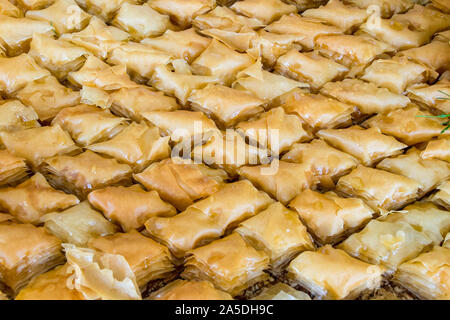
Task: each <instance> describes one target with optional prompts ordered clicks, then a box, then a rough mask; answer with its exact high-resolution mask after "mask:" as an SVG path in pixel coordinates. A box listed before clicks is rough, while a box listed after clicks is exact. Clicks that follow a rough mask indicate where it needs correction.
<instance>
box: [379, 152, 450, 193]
mask: <svg viewBox="0 0 450 320" xmlns="http://www.w3.org/2000/svg"><path fill="white" fill-rule="evenodd" d="M377 168H378V169H382V170H386V171H389V172H392V173H395V174H400V175H403V176H405V177H408V178H411V179H413V180H415V181H418V182H419V184H420V195H419V197H420V196H421V195H424V194H426V193H428V192H429V191H431V190H433V189H434V188H436V187H437V186H438V185H439V184H440V183H442V182H444V181H445V180H447V179H448V178H449V177H450V163H448V162H446V161H442V160H437V159H422V158H421V157H420V151H419V150H417V149H416V148H411V149H409V150H408V152H407V153H406V154H403V155H399V156H398V157H395V158H388V159H384V160H383V161H381V162H380V163H379V164H378V165H377Z"/></svg>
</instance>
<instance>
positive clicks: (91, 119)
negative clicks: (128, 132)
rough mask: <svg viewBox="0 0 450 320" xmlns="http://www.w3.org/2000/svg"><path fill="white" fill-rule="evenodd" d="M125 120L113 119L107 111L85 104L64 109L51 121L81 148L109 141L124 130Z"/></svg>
mask: <svg viewBox="0 0 450 320" xmlns="http://www.w3.org/2000/svg"><path fill="white" fill-rule="evenodd" d="M125 120H126V119H125V118H119V117H115V116H113V115H112V114H111V112H109V110H102V109H100V108H97V107H95V106H89V105H85V104H81V105H78V106H76V107H70V108H65V109H63V110H62V111H61V112H59V113H58V115H57V116H56V117H55V118H54V119H53V121H52V125H58V126H61V127H62V128H63V129H64V130H66V131H67V132H68V133H69V134H70V135H71V136H72V138H73V139H74V140H75V141H76V142H77V143H78V144H80V145H81V146H88V145H91V144H93V143H95V142H98V141H104V140H107V139H111V138H112V137H114V136H115V135H116V134H118V133H119V132H121V131H122V130H123V129H124V128H125V124H126V122H125Z"/></svg>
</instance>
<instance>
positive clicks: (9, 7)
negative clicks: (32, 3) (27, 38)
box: [0, 0, 23, 18]
mask: <svg viewBox="0 0 450 320" xmlns="http://www.w3.org/2000/svg"><path fill="white" fill-rule="evenodd" d="M0 14H1V15H5V16H9V17H13V18H20V17H21V16H23V13H22V10H20V9H19V8H18V7H16V6H15V5H13V4H12V3H11V2H10V1H9V0H0Z"/></svg>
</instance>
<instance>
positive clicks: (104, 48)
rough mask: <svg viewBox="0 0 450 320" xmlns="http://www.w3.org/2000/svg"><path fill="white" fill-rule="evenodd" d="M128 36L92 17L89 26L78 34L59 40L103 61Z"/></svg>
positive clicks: (64, 35)
mask: <svg viewBox="0 0 450 320" xmlns="http://www.w3.org/2000/svg"><path fill="white" fill-rule="evenodd" d="M129 38H130V35H129V34H128V33H126V32H125V31H122V30H120V29H119V28H116V27H113V26H108V25H106V24H105V23H104V22H103V21H102V20H100V19H99V18H97V17H95V16H93V17H91V20H90V21H89V25H88V26H87V27H86V28H84V29H83V30H81V31H80V32H74V33H65V34H63V35H62V36H61V37H60V38H59V39H60V40H66V41H70V42H72V43H73V44H75V45H77V46H80V47H83V48H85V49H86V50H89V51H90V52H92V53H93V54H94V55H96V56H97V57H99V58H101V59H105V58H106V57H107V56H108V53H109V52H110V51H111V50H113V49H114V48H117V47H118V46H119V45H120V44H121V43H123V42H124V41H125V40H128V39H129Z"/></svg>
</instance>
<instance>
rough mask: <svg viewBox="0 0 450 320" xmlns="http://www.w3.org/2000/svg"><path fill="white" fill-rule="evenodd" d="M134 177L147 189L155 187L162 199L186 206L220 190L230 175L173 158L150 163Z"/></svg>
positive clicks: (184, 207) (181, 207)
mask: <svg viewBox="0 0 450 320" xmlns="http://www.w3.org/2000/svg"><path fill="white" fill-rule="evenodd" d="M134 179H135V180H137V181H138V182H139V183H141V184H142V185H144V186H145V187H146V188H147V189H148V190H156V191H157V192H158V193H159V195H160V196H161V198H162V199H164V200H166V201H168V202H170V203H171V204H173V205H174V206H175V207H176V208H177V209H178V210H184V209H186V208H187V207H188V206H190V205H191V204H193V203H194V201H196V200H199V199H202V198H206V197H208V196H210V195H211V194H213V193H215V192H217V191H218V190H219V189H220V188H221V187H222V186H223V185H224V181H225V180H227V179H228V176H227V174H226V172H225V171H223V170H221V169H211V168H209V167H208V166H206V165H204V164H202V163H200V164H197V163H194V162H191V161H190V160H186V159H176V158H171V159H166V160H163V161H160V162H156V163H153V164H151V165H150V166H149V167H148V168H147V169H145V170H144V171H143V172H141V173H139V174H136V175H134ZM153 192H155V191H153Z"/></svg>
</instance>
